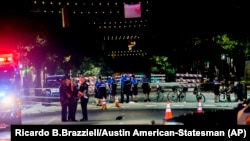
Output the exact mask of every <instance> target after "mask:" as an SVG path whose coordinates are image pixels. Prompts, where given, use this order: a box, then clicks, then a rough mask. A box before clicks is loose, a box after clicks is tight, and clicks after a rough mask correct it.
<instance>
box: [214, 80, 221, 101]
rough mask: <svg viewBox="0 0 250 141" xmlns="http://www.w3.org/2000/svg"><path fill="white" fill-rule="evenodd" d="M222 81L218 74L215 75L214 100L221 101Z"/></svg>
mask: <svg viewBox="0 0 250 141" xmlns="http://www.w3.org/2000/svg"><path fill="white" fill-rule="evenodd" d="M220 85H221V83H220V81H219V78H218V76H215V78H214V80H213V90H214V102H215V103H217V102H219V95H220Z"/></svg>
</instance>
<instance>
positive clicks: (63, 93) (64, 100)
mask: <svg viewBox="0 0 250 141" xmlns="http://www.w3.org/2000/svg"><path fill="white" fill-rule="evenodd" d="M59 93H60V103H61V121H62V122H66V121H67V116H68V109H69V97H70V95H69V94H68V93H67V87H66V79H65V78H64V79H62V80H61V85H60V87H59Z"/></svg>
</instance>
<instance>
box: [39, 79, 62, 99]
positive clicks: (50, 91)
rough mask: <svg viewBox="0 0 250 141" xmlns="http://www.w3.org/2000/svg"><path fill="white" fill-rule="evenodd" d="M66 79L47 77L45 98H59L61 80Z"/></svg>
mask: <svg viewBox="0 0 250 141" xmlns="http://www.w3.org/2000/svg"><path fill="white" fill-rule="evenodd" d="M64 78H65V75H50V76H48V77H46V79H45V84H44V88H45V90H44V91H43V95H44V96H49V97H59V96H60V94H59V87H60V85H61V80H62V79H64Z"/></svg>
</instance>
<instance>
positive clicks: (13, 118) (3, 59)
mask: <svg viewBox="0 0 250 141" xmlns="http://www.w3.org/2000/svg"><path fill="white" fill-rule="evenodd" d="M16 58H18V57H17V56H15V53H12V52H10V53H6V52H4V53H2V52H0V129H2V128H8V127H10V126H11V125H12V124H21V123H22V119H21V110H22V102H21V74H20V69H19V65H18V61H17V60H16Z"/></svg>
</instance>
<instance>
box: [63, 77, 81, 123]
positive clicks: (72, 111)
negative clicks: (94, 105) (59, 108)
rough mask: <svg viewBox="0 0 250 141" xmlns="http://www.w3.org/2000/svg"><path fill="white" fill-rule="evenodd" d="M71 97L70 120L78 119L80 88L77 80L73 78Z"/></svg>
mask: <svg viewBox="0 0 250 141" xmlns="http://www.w3.org/2000/svg"><path fill="white" fill-rule="evenodd" d="M66 81H67V80H66ZM70 94H71V96H70V98H69V118H68V120H69V121H77V120H76V118H75V116H76V109H77V103H78V100H79V99H78V89H77V85H76V83H75V81H74V80H73V79H72V80H71V83H70Z"/></svg>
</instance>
